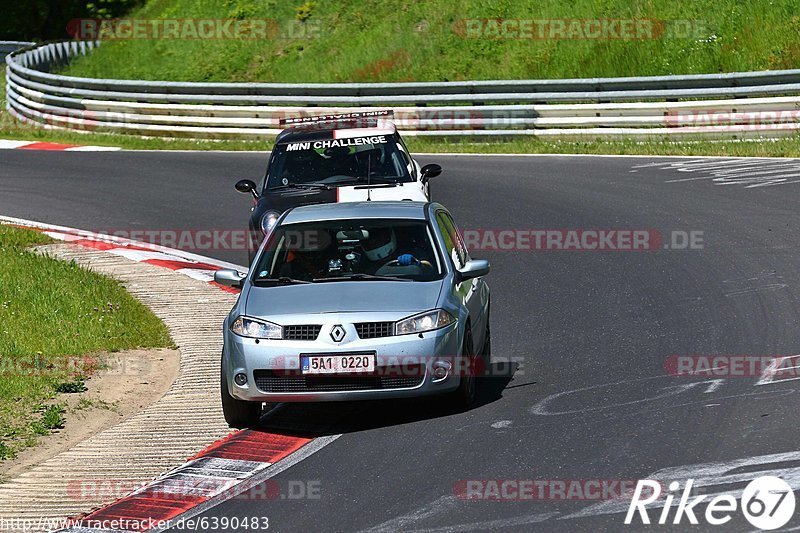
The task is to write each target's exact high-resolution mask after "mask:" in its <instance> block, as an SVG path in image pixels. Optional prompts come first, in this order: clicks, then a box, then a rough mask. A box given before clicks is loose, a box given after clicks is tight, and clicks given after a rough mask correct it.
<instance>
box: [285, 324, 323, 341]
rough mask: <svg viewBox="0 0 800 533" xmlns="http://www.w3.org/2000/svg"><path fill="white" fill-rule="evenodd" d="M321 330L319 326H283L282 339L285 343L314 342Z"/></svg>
mask: <svg viewBox="0 0 800 533" xmlns="http://www.w3.org/2000/svg"><path fill="white" fill-rule="evenodd" d="M321 329H322V326H321V325H319V324H305V325H300V326H283V338H284V339H285V340H287V341H315V340H317V337H318V336H319V330H321Z"/></svg>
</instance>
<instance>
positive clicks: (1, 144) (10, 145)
mask: <svg viewBox="0 0 800 533" xmlns="http://www.w3.org/2000/svg"><path fill="white" fill-rule="evenodd" d="M26 144H31V141H7V140H4V139H0V150H13V149H15V148H19V147H20V146H25V145H26Z"/></svg>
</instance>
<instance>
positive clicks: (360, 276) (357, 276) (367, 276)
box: [314, 274, 414, 283]
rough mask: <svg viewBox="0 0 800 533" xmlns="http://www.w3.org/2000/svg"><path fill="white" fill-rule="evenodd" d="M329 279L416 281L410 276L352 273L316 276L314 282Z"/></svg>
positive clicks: (322, 281) (323, 281)
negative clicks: (347, 274) (330, 276)
mask: <svg viewBox="0 0 800 533" xmlns="http://www.w3.org/2000/svg"><path fill="white" fill-rule="evenodd" d="M328 281H414V280H412V279H410V278H398V277H395V276H374V275H372V274H350V275H349V276H334V277H332V278H314V283H325V282H328Z"/></svg>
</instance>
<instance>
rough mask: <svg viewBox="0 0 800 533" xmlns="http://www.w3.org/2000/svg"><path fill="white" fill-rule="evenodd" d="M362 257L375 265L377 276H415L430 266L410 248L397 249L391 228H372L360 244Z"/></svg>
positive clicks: (396, 241)
mask: <svg viewBox="0 0 800 533" xmlns="http://www.w3.org/2000/svg"><path fill="white" fill-rule="evenodd" d="M362 247H363V250H364V255H366V256H367V259H369V260H370V261H371V262H372V263H373V265H375V267H376V268H375V274H376V275H378V276H415V275H420V274H422V273H423V270H422V269H423V267H425V266H427V265H430V263H429V262H428V261H427V260H425V258H424V257H421V256H420V251H419V250H418V249H414V248H412V247H410V246H408V247H407V246H403V247H398V240H397V234H396V233H395V231H394V229H392V228H374V229H371V230H370V231H369V237H368V238H367V239H365V240H364V242H363V243H362Z"/></svg>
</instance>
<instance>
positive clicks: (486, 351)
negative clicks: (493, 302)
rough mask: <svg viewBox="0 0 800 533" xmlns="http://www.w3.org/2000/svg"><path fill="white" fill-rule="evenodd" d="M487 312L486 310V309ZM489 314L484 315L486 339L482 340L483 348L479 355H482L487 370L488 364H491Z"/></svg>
mask: <svg viewBox="0 0 800 533" xmlns="http://www.w3.org/2000/svg"><path fill="white" fill-rule="evenodd" d="M487 313H488V311H487ZM489 318H490V315H487V316H486V340H484V342H483V350H482V351H481V357H483V365H484V368H485V369H486V370H487V371H488V370H489V366H490V365H491V364H492V328H491V326H490V321H489Z"/></svg>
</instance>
